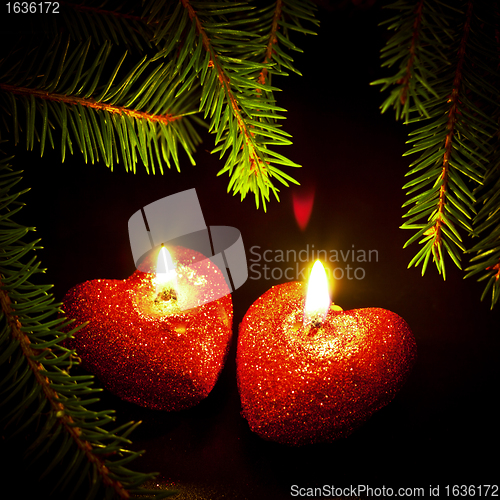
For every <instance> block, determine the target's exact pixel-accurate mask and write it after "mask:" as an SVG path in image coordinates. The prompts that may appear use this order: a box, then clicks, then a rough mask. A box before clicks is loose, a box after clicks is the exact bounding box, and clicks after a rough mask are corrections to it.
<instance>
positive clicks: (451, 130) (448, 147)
mask: <svg viewBox="0 0 500 500" xmlns="http://www.w3.org/2000/svg"><path fill="white" fill-rule="evenodd" d="M472 4H473V2H472V0H469V3H468V6H467V13H466V19H465V23H464V28H463V35H462V40H461V42H460V47H459V49H458V61H457V69H456V71H455V78H454V80H453V89H452V91H451V94H450V97H449V98H448V102H449V103H450V104H451V106H450V110H449V112H448V123H447V125H446V128H447V129H448V133H447V135H446V139H445V152H444V155H443V163H442V170H441V178H442V179H443V183H442V184H441V188H440V190H439V202H438V207H437V217H436V223H435V226H434V232H435V236H434V246H435V247H437V246H439V245H440V244H441V226H442V225H444V224H445V223H444V220H443V217H442V214H443V213H444V208H445V203H446V192H447V188H448V176H449V168H450V164H449V161H450V155H451V151H452V148H453V136H454V134H455V125H456V121H457V112H458V106H459V103H460V97H459V93H460V86H461V83H462V69H463V65H464V60H465V50H466V46H467V39H468V36H469V31H470V22H471V17H472Z"/></svg>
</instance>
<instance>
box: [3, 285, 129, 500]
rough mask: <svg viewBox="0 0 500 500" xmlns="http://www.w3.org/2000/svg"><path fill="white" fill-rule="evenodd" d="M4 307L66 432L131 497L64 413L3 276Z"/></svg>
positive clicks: (111, 483) (105, 478) (123, 494)
mask: <svg viewBox="0 0 500 500" xmlns="http://www.w3.org/2000/svg"><path fill="white" fill-rule="evenodd" d="M0 305H1V307H2V310H3V312H4V314H5V317H6V319H7V323H8V325H9V327H10V332H11V337H12V339H13V340H17V341H19V346H20V347H21V350H22V351H23V355H24V357H25V358H26V361H27V362H28V365H29V367H30V369H31V371H32V373H33V375H34V376H35V380H36V382H37V383H38V384H39V385H40V386H41V387H42V390H43V392H44V394H45V397H46V398H47V400H48V401H49V403H50V406H51V407H52V411H53V412H54V413H55V414H56V416H57V418H58V419H59V423H60V424H61V425H63V426H64V429H65V431H66V432H67V433H68V434H70V435H71V437H72V438H73V440H74V442H75V443H76V445H77V446H78V448H80V449H81V450H82V451H83V452H84V453H85V455H86V457H87V460H88V461H89V462H91V463H93V464H94V465H95V467H96V469H97V470H98V472H99V474H100V475H101V477H102V479H103V483H104V484H105V485H106V486H109V487H112V488H113V489H114V490H115V491H116V493H117V494H118V495H119V497H120V498H130V495H129V493H128V491H127V490H126V489H125V488H124V487H123V485H122V484H121V483H120V482H119V481H116V480H114V479H112V478H111V477H110V476H109V474H110V471H109V469H108V468H107V467H106V465H105V463H104V461H102V460H101V459H100V458H99V457H98V456H97V455H96V454H95V453H93V450H92V445H91V444H90V443H89V442H88V441H86V440H83V439H81V437H80V436H81V433H82V431H81V429H80V428H79V427H77V426H75V422H74V420H73V418H72V417H71V416H69V415H67V414H66V413H65V412H64V409H65V408H64V405H63V404H62V403H61V402H60V397H59V395H58V393H57V392H56V391H55V390H54V389H52V387H50V380H49V379H48V378H47V377H46V376H45V375H43V371H44V367H43V365H42V364H41V363H39V362H36V361H34V360H33V357H36V356H39V355H40V354H41V353H42V351H41V350H38V349H35V348H33V347H32V345H31V341H30V339H29V337H28V335H26V334H25V333H24V332H23V331H22V329H21V328H22V325H21V323H20V321H19V319H18V317H17V315H16V314H15V311H14V310H13V308H12V302H11V300H10V297H9V295H8V294H7V292H6V291H5V288H4V286H3V283H2V279H1V277H0Z"/></svg>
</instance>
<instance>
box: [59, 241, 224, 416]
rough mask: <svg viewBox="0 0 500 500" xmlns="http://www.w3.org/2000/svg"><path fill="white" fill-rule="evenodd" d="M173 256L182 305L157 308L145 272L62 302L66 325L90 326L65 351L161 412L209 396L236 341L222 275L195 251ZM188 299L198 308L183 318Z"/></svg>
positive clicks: (114, 387)
mask: <svg viewBox="0 0 500 500" xmlns="http://www.w3.org/2000/svg"><path fill="white" fill-rule="evenodd" d="M169 250H170V253H171V255H172V258H173V260H174V261H175V262H176V263H177V269H176V271H177V286H178V295H179V297H178V300H179V303H177V299H176V300H174V301H172V300H158V299H157V297H158V294H157V290H156V286H155V284H154V279H155V272H142V271H135V272H134V273H133V274H132V275H131V276H130V277H129V278H128V279H125V280H93V281H87V282H85V283H82V284H79V285H77V286H75V287H74V288H72V289H71V290H70V291H69V292H68V293H67V295H66V296H65V298H64V300H63V308H64V312H65V316H66V317H68V318H72V319H75V320H76V324H81V323H83V322H86V321H88V322H89V324H88V325H87V326H85V327H84V328H82V329H81V330H79V331H78V332H76V333H75V335H74V338H71V339H69V340H67V341H66V343H65V345H66V347H68V348H70V349H75V350H76V352H77V355H78V356H79V357H80V358H81V364H82V366H83V367H84V368H85V369H87V370H88V371H89V372H91V373H93V374H94V375H96V376H97V377H98V378H99V379H100V380H101V381H102V383H103V385H104V386H105V387H106V388H107V389H108V390H109V391H110V392H112V393H113V394H115V395H117V396H119V397H120V398H122V399H124V400H125V401H129V402H132V403H136V404H138V405H141V406H144V407H147V408H152V409H157V410H181V409H184V408H189V407H191V406H193V405H195V404H197V403H198V402H200V401H201V400H202V399H203V398H205V397H206V396H207V395H208V394H209V392H210V391H211V390H212V388H213V386H214V385H215V382H216V381H217V378H218V376H219V373H220V371H221V369H222V366H223V364H224V361H225V357H226V355H227V352H228V349H229V343H230V339H231V333H232V318H233V306H232V300H231V295H230V294H229V289H228V287H227V285H226V282H225V280H224V276H223V275H222V273H221V272H220V270H219V269H218V268H217V267H216V266H214V265H213V264H212V263H211V262H210V261H209V260H207V259H205V258H204V256H202V255H201V254H199V253H198V252H195V251H193V250H188V249H185V248H182V247H172V248H169ZM153 268H154V269H156V267H155V266H152V265H151V269H153ZM141 269H144V266H141ZM183 294H184V295H185V296H186V294H188V295H189V297H190V303H193V302H195V303H198V304H201V305H199V306H197V307H192V308H191V309H189V310H185V311H183V310H182V308H181V307H180V306H179V304H181V302H182V295H183ZM193 297H194V300H193ZM211 297H214V298H215V300H212V301H210V300H211ZM217 297H220V298H217Z"/></svg>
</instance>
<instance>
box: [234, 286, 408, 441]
mask: <svg viewBox="0 0 500 500" xmlns="http://www.w3.org/2000/svg"><path fill="white" fill-rule="evenodd" d="M305 293H306V286H305V285H304V284H302V283H298V282H292V283H285V284H283V285H278V286H275V287H273V288H271V289H270V290H268V291H267V292H266V293H265V294H264V295H262V296H261V297H260V298H259V299H258V300H257V301H256V302H255V303H254V304H253V305H252V306H251V307H250V309H249V310H248V312H247V314H246V315H245V317H244V319H243V321H242V323H241V325H240V330H239V338H238V350H237V359H236V362H237V377H238V387H239V391H240V396H241V403H242V414H243V416H244V417H245V418H246V419H247V420H248V423H249V425H250V428H251V429H252V431H254V432H255V433H257V434H258V435H259V436H261V437H262V438H265V439H269V440H273V441H278V442H280V443H286V444H290V445H304V444H310V443H317V442H331V441H334V440H335V439H337V438H340V437H346V436H348V435H349V434H350V433H351V432H352V431H353V430H354V429H355V428H357V427H358V426H359V425H361V424H362V423H363V422H364V421H366V420H367V419H368V418H369V417H370V416H371V415H372V414H373V413H374V412H375V411H377V410H379V409H380V408H382V407H383V406H385V405H386V404H387V403H389V402H390V401H391V400H392V399H393V398H394V396H395V395H396V393H397V392H398V391H399V389H400V388H401V387H402V386H403V384H404V382H405V381H406V379H407V376H408V374H409V372H410V371H411V368H412V367H413V365H414V362H415V360H416V344H415V340H414V337H413V334H412V333H411V330H410V328H409V327H408V325H407V323H406V322H405V321H404V320H403V319H402V318H401V317H399V316H398V315H397V314H395V313H393V312H391V311H387V310H385V309H380V308H366V309H355V310H352V311H345V312H338V311H334V310H333V309H330V311H329V312H328V315H327V317H326V319H325V321H324V323H323V325H322V326H321V328H319V329H316V330H310V331H306V330H305V329H304V327H303V326H302V315H303V308H304V301H305Z"/></svg>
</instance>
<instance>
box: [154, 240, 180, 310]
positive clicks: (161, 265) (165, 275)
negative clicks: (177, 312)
mask: <svg viewBox="0 0 500 500" xmlns="http://www.w3.org/2000/svg"><path fill="white" fill-rule="evenodd" d="M155 283H156V293H157V294H162V295H164V297H162V298H163V299H164V300H169V299H170V298H176V297H177V273H176V272H175V266H174V262H173V260H172V257H171V255H170V253H169V251H168V250H167V249H166V248H165V247H164V246H163V245H162V247H161V249H160V253H159V254H158V260H157V263H156V280H155Z"/></svg>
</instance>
